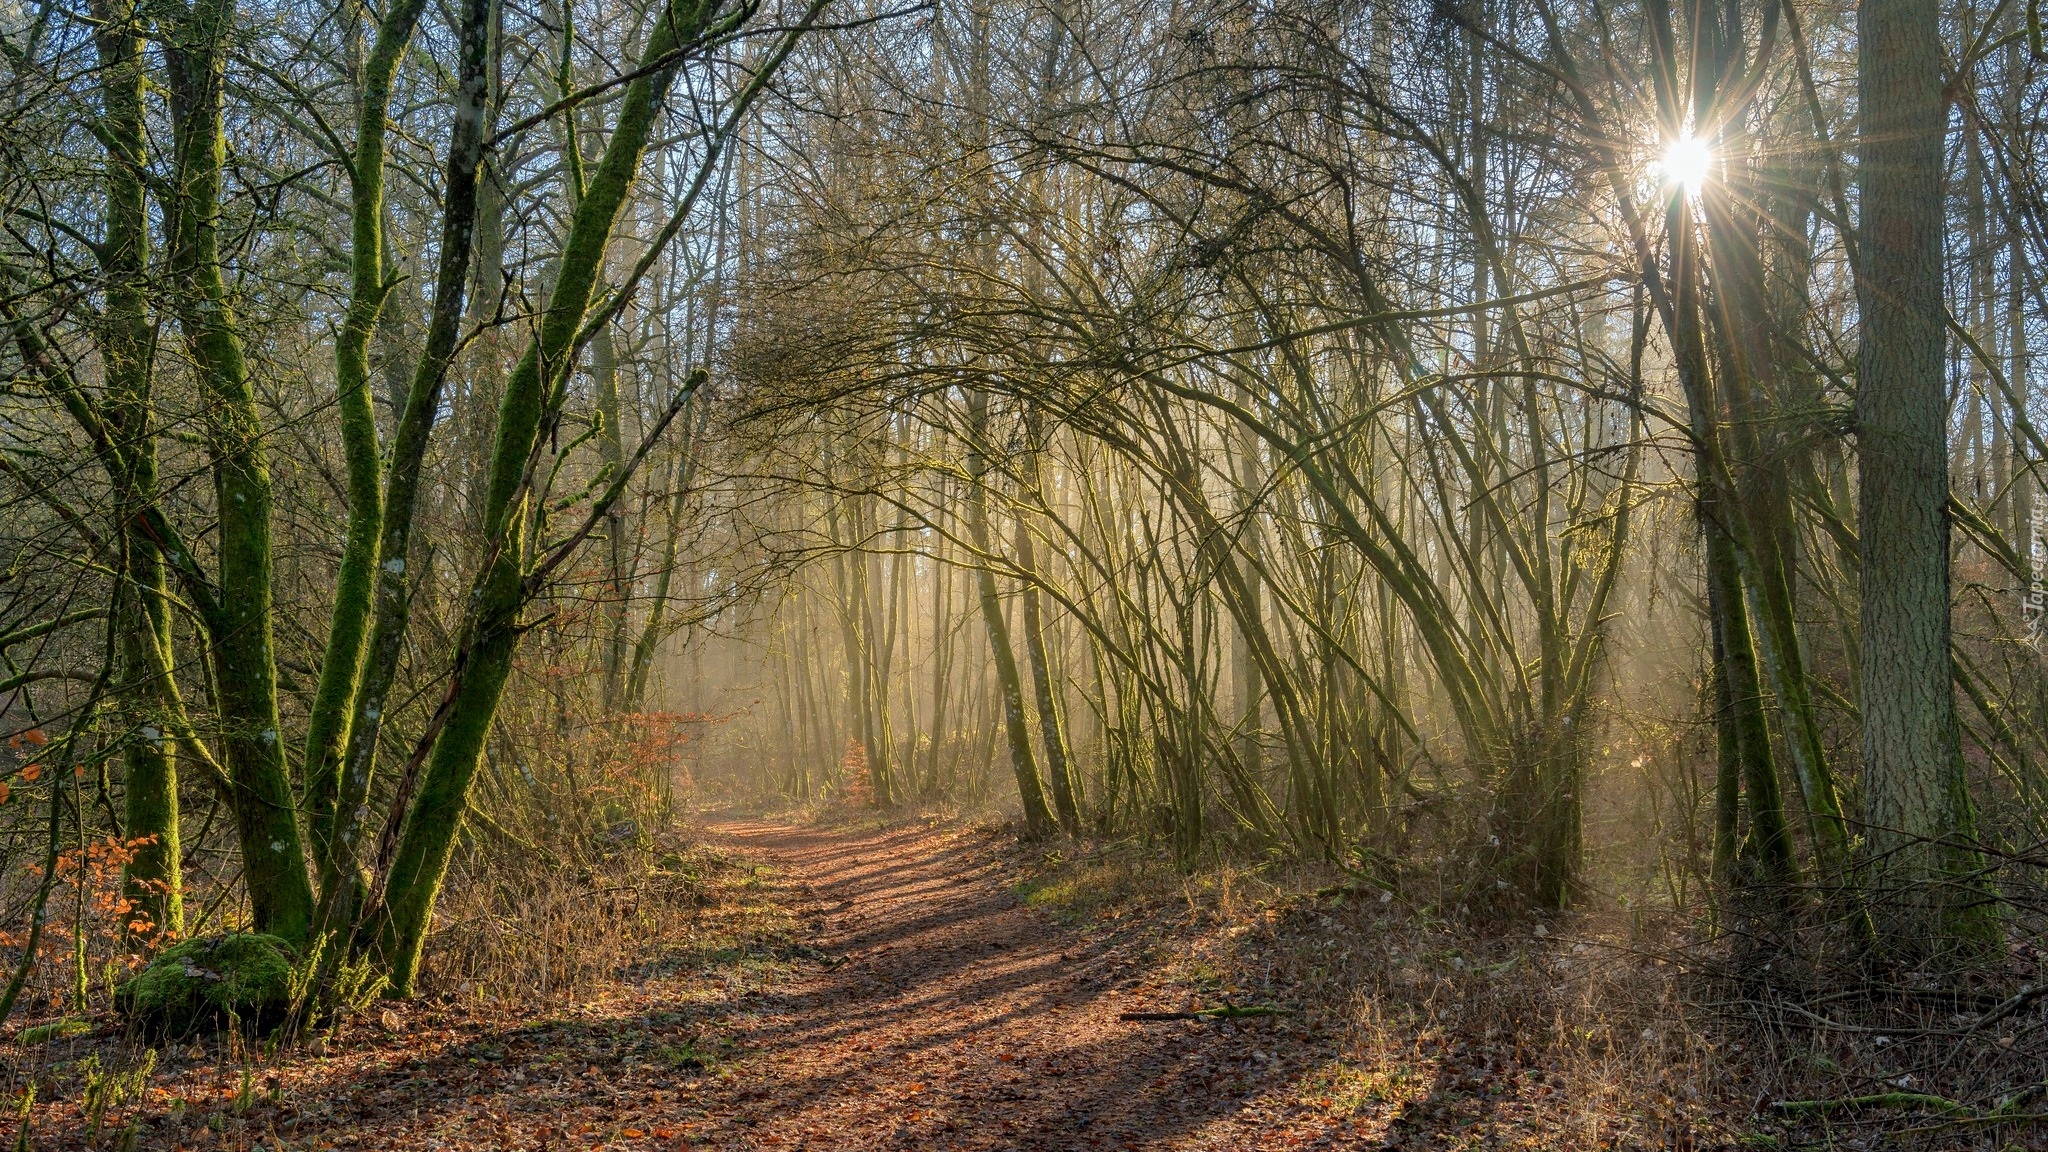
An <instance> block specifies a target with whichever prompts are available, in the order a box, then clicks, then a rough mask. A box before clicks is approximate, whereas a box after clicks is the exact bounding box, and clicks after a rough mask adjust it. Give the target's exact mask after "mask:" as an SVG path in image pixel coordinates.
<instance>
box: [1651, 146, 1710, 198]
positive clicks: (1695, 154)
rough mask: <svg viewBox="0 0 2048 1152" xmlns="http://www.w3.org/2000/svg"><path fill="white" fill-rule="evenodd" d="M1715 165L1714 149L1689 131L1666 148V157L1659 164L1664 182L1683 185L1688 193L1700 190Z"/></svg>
mask: <svg viewBox="0 0 2048 1152" xmlns="http://www.w3.org/2000/svg"><path fill="white" fill-rule="evenodd" d="M1713 165H1714V150H1713V149H1711V148H1709V147H1707V142H1706V141H1704V140H1702V139H1700V138H1699V137H1697V136H1694V135H1693V134H1692V133H1690V132H1688V133H1686V134H1685V135H1683V136H1680V137H1679V138H1678V139H1676V140H1673V141H1672V142H1671V143H1670V144H1669V145H1668V146H1666V147H1665V149H1664V158H1663V160H1662V161H1661V163H1660V164H1659V167H1660V168H1661V169H1662V172H1663V177H1664V183H1665V184H1667V185H1677V186H1683V187H1684V188H1685V190H1686V192H1687V194H1691V193H1695V192H1698V191H1699V190H1700V185H1702V184H1704V183H1706V182H1707V175H1708V173H1709V172H1710V171H1711V170H1712V168H1713Z"/></svg>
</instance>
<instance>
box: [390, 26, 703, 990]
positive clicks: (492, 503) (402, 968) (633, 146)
mask: <svg viewBox="0 0 2048 1152" xmlns="http://www.w3.org/2000/svg"><path fill="white" fill-rule="evenodd" d="M716 15H717V4H716V0H679V2H678V3H676V4H674V5H673V6H671V7H670V8H668V9H666V10H665V11H663V12H661V13H659V14H658V15H657V17H656V19H655V20H654V22H653V27H652V29H651V31H650V34H649V36H648V41H647V46H646V49H645V50H644V52H643V53H642V57H641V65H642V68H643V69H645V71H644V73H643V74H642V75H639V76H638V77H637V78H636V79H634V80H633V81H632V82H631V83H630V84H628V85H627V86H626V87H625V90H624V92H623V94H622V96H621V98H620V112H619V120H618V124H617V127H616V128H615V129H614V131H613V133H612V137H611V139H610V141H609V142H608V143H607V144H606V146H605V149H604V154H603V156H602V157H601V158H600V159H599V161H598V163H597V167H596V170H595V171H594V172H593V173H592V174H591V178H590V182H589V185H588V187H587V188H586V189H585V191H584V194H583V196H582V198H581V200H580V202H579V203H578V204H577V206H576V212H575V215H574V217H573V219H572V220H571V222H570V226H569V233H568V237H567V240H566V241H565V242H564V244H563V248H562V254H561V261H560V264H559V266H558V269H557V272H556V276H555V283H554V286H553V288H552V290H551V291H550V292H549V294H548V300H547V304H546V307H545V310H544V311H543V313H542V315H541V317H540V321H539V325H538V330H537V331H536V332H535V334H534V337H533V339H532V340H531V341H530V342H529V343H528V345H527V347H526V351H525V353H524V354H523V355H522V356H521V357H520V359H519V362H518V364H517V365H516V366H515V367H514V368H513V371H512V375H511V377H510V378H509V379H508V380H507V381H506V383H505V390H504V395H503V398H502V400H501V402H500V404H499V406H498V428H497V435H496V439H495V442H494V445H493V448H492V452H491V460H490V470H489V479H488V481H487V483H486V487H485V491H484V503H483V508H482V511H483V516H484V522H483V527H484V538H485V540H486V541H487V542H488V543H487V551H486V553H485V557H484V562H483V565H482V568H481V569H480V571H479V572H478V573H477V577H476V581H475V584H474V587H473V589H472V592H471V595H470V598H469V601H468V607H467V609H466V611H465V613H464V620H463V625H462V628H461V632H460V637H461V639H460V649H459V654H458V656H457V660H456V664H455V668H454V671H453V681H452V683H451V684H450V687H449V691H448V695H447V697H446V700H445V703H444V704H443V710H442V715H441V717H440V721H441V722H440V728H439V732H438V735H436V736H435V738H434V741H433V744H432V747H431V748H430V749H429V751H428V754H427V756H426V759H425V762H424V765H423V768H422V771H421V776H420V779H419V785H418V793H417V798H416V799H415V800H414V801H413V803H412V805H411V809H410V811H409V812H407V813H406V815H405V822H404V825H403V828H402V831H401V832H400V835H399V839H398V842H397V844H396V847H395V852H394V854H393V857H392V861H391V865H390V869H389V872H388V873H387V874H386V876H385V877H384V904H383V911H382V916H383V918H382V921H381V923H380V924H379V925H378V933H377V940H376V951H377V955H378V957H379V959H380V961H381V963H382V964H383V965H384V966H385V967H386V968H387V970H388V971H389V973H390V976H391V981H392V987H393V989H394V991H396V992H398V993H399V994H401V995H404V994H408V993H409V992H410V991H411V988H412V983H413V978H414V976H415V975H416V974H417V972H418V969H419V961H420V951H421V948H422V946H423V945H424V944H425V942H426V933H427V926H428V922H429V920H430V919H431V917H432V915H433V907H434V901H435V899H436V898H437V897H438V895H439V893H440V886H441V881H442V878H443V877H444V876H445V874H446V872H447V868H448V860H449V856H450V854H451V853H452V851H453V850H454V846H455V838H456V834H457V832H458V831H459V829H460V827H461V824H462V814H463V809H464V807H465V805H466V804H467V802H468V798H469V786H470V782H471V780H472V779H473V778H474V776H475V774H476V767H477V761H478V758H479V756H480V755H481V754H482V751H483V744H484V740H485V737H486V736H487V735H488V733H489V731H490V726H491V720H492V717H493V716H494V715H495V714H496V712H497V706H498V699H499V697H500V695H501V694H502V692H503V690H504V686H505V680H506V678H507V676H508V675H509V674H510V673H511V670H512V657H513V652H514V648H515V646H516V644H517V639H518V623H519V612H520V608H521V606H522V604H523V603H524V601H525V599H526V596H527V589H526V580H525V571H524V566H523V564H522V563H521V557H520V541H519V528H520V526H521V525H522V524H524V523H525V521H526V519H527V517H526V496H527V491H528V485H529V480H528V477H529V474H530V471H531V468H532V457H533V455H534V452H535V451H536V448H537V446H538V443H539V437H540V434H541V431H542V428H543V425H544V423H545V421H546V419H547V416H548V414H549V409H550V407H551V406H552V405H553V404H555V403H557V400H556V392H557V389H558V388H559V386H560V385H561V383H562V381H563V380H564V379H566V377H567V376H568V373H569V371H570V369H571V367H572V360H573V356H574V353H575V351H576V349H577V346H578V340H579V337H580V336H581V335H582V330H583V327H584V322H585V319H586V316H587V314H588V312H589V309H590V302H591V299H592V297H593V294H594V292H595V289H596V285H597V279H598V276H599V273H600V272H601V270H602V268H603V264H604V255H605V250H606V248H607V246H608V243H609V241H610V239H611V235H612V229H613V226H614V225H615V223H616V222H617V219H618V214H619V211H620V209H621V208H622V207H623V206H624V204H625V202H626V199H627V196H628V194H629V193H630V191H631V189H632V186H633V183H634V180H635V177H636V175H637V173H638V171H639V167H640V161H641V157H642V154H643V153H644V152H645V150H646V148H647V143H648V140H649V138H650V136H651V134H652V132H653V128H654V125H655V122H656V120H657V118H658V115H659V112H660V106H661V101H662V98H663V97H664V96H665V95H666V93H667V91H668V89H669V86H670V83H671V82H672V81H673V79H674V77H675V74H676V70H677V68H678V67H679V64H680V61H679V60H678V52H677V49H679V48H682V47H685V46H688V45H690V44H693V43H695V42H697V41H698V40H699V39H700V38H701V37H703V35H704V34H705V33H706V31H707V29H709V27H710V26H711V22H712V20H713V18H714V17H715V16H716ZM664 62H666V63H664Z"/></svg>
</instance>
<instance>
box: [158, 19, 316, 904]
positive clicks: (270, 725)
mask: <svg viewBox="0 0 2048 1152" xmlns="http://www.w3.org/2000/svg"><path fill="white" fill-rule="evenodd" d="M234 19H235V13H234V5H233V0H200V2H199V3H197V4H195V5H194V6H193V7H191V8H190V9H185V10H181V11H180V13H179V18H178V19H177V20H176V21H175V22H173V23H172V24H171V25H170V26H169V27H167V28H165V29H164V33H165V36H164V55H165V62H166V64H167V66H168V71H169V79H170V83H169V88H170V109H171V132H172V138H173V144H174V150H175V165H176V171H177V173H178V182H177V184H176V186H175V187H173V188H172V189H171V196H172V202H171V205H170V211H169V212H168V213H167V215H168V216H169V217H170V233H171V237H170V241H171V242H170V244H169V245H168V248H169V255H170V265H171V280H172V291H171V293H170V295H171V299H172V301H173V307H174V308H175V309H176V311H177V313H178V322H179V327H180V328H181V329H182V330H183V333H184V337H185V342H186V344H187V346H188V348H189V351H190V355H191V357H192V363H193V365H194V366H195V369H196V371H197V375H198V377H199V386H200V390H201V394H202V395H203V396H204V397H205V398H206V401H207V405H208V414H209V425H208V427H207V429H206V439H207V451H208V454H209V456H210V457H211V460H212V466H213V481H214V498H215V503H216V509H215V510H216V513H217V515H218V517H219V524H218V529H217V530H218V534H219V545H218V550H219V557H220V560H219V588H220V595H219V601H218V604H217V607H216V611H215V613H214V614H213V616H212V618H210V619H209V620H207V622H206V625H207V633H208V635H207V640H208V643H209V644H210V646H211V648H212V652H213V677H214V695H215V699H216V700H217V702H218V706H219V713H220V722H221V727H222V729H223V731H222V735H221V747H222V749H223V751H224V753H225V755H224V757H223V759H224V760H225V762H226V770H227V774H228V780H229V785H230V793H229V795H230V798H231V803H232V806H233V809H234V817H235V826H236V833H237V835H238V837H239V839H240V842H241V855H242V882H243V886H244V887H245V888H246V889H247V891H248V893H249V905H250V910H251V912H252V913H253V915H254V920H255V925H256V927H257V928H258V929H259V930H260V931H264V932H268V933H271V934H273V935H276V936H280V937H283V938H284V939H286V940H293V941H296V940H302V939H304V938H305V935H306V933H307V931H308V930H309V928H310V927H311V924H312V918H313V887H312V884H311V882H310V881H309V880H308V878H307V875H306V857H305V852H304V849H303V847H302V845H301V842H300V838H299V823H298V818H297V810H296V808H295V805H294V797H293V795H292V786H291V778H290V774H289V772H288V770H287V768H286V766H285V758H284V739H283V737H282V735H281V734H280V732H279V730H278V707H277V664H276V659H275V650H274V647H273V645H272V642H271V617H272V612H271V604H272V601H271V595H272V591H271V589H272V584H271V524H270V505H271V486H270V469H269V464H268V462H267V460H266V458H265V451H264V431H263V422H262V416H261V414H260V413H259V412H258V410H257V407H256V393H255V390H254V388H253V387H252V386H251V384H250V381H249V370H248V363H247V361H246V359H245V358H244V355H243V350H242V339H241V334H240V332H239V330H238V325H237V322H236V320H235V316H234V313H233V311H232V310H231V308H230V307H229V293H228V286H227V281H226V278H225V277H224V275H223V274H222V272H221V265H220V243H219V235H218V229H219V224H220V189H221V173H222V168H223V166H224V164H225V161H226V156H227V149H226V141H225V139H224V137H223V134H222V125H221V89H222V85H223V79H224V70H225V64H226V59H227V45H228V44H229V43H230V42H231V40H232V37H231V36H230V35H229V30H230V29H231V28H232V26H233V24H234Z"/></svg>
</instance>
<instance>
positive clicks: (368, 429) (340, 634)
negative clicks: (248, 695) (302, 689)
mask: <svg viewBox="0 0 2048 1152" xmlns="http://www.w3.org/2000/svg"><path fill="white" fill-rule="evenodd" d="M425 7H426V0H401V2H399V3H395V4H393V5H391V7H390V8H389V9H387V10H386V11H385V14H384V19H383V21H382V22H381V23H380V24H379V25H378V27H377V37H376V40H375V41H374V43H373V44H372V45H371V48H370V56H369V59H368V60H367V61H365V62H364V64H363V67H362V72H361V75H360V78H359V80H358V86H357V92H356V147H355V154H354V155H353V156H351V157H349V161H348V163H349V172H348V175H349V194H350V195H349V213H350V235H349V242H350V249H349V299H348V307H347V309H346V311H344V312H343V314H342V321H341V330H340V332H338V333H337V334H336V335H335V338H334V380H335V401H336V408H337V410H338V412H339V414H340V420H341V444H342V457H343V459H344V461H345V462H346V464H347V468H348V528H347V532H346V535H345V537H344V540H343V543H342V552H341V567H340V570H339V571H338V572H337V573H336V575H335V582H334V608H333V611H332V613H331V615H330V616H329V617H328V625H327V646H326V650H325V653H324V655H323V657H322V659H321V663H320V682H319V685H318V687H317V688H316V689H315V690H314V693H313V707H312V710H311V712H310V714H309V715H308V716H307V719H306V753H305V773H306V796H307V809H308V811H309V815H310V817H311V826H312V832H313V844H314V850H315V855H316V857H317V858H318V859H319V860H321V861H323V862H324V861H326V860H327V859H328V858H329V857H330V855H331V852H330V850H329V846H328V844H327V838H328V836H329V834H330V833H331V832H332V830H333V829H332V825H333V814H334V805H335V800H336V796H337V794H338V793H339V791H340V789H341V775H342V764H343V751H344V749H345V748H346V747H347V744H348V732H349V725H350V722H351V720H352V719H353V714H352V710H351V709H350V707H349V705H350V703H351V701H352V700H353V698H354V696H355V690H356V684H357V682H358V680H359V678H360V669H361V664H362V658H363V640H364V633H365V632H366V631H367V630H368V628H369V625H370V615H371V611H372V608H373V599H374V588H373V587H372V584H373V581H374V580H375V573H376V569H377V559H378V550H379V535H380V532H381V530H382V527H383V520H384V494H383V492H382V490H381V487H380V481H381V479H382V477H381V475H380V473H381V471H382V469H381V468H380V466H379V461H378V453H377V417H376V411H375V406H374V403H373V398H372V395H371V391H370V340H371V337H372V336H374V335H375V333H376V331H377V322H378V318H379V317H380V316H381V315H382V314H383V311H384V301H385V299H386V297H388V296H389V295H390V292H391V288H392V281H391V280H390V279H388V278H387V276H386V274H385V259H384V141H385V133H386V130H385V122H386V119H387V118H388V116H389V114H390V111H391V84H392V81H393V79H394V78H395V77H396V76H397V74H398V64H399V60H400V59H401V58H402V57H403V56H404V54H405V49H406V46H407V45H408V44H410V43H411V42H412V34H413V29H414V28H415V27H416V26H417V25H418V23H419V17H420V13H421V11H422V10H424V9H425Z"/></svg>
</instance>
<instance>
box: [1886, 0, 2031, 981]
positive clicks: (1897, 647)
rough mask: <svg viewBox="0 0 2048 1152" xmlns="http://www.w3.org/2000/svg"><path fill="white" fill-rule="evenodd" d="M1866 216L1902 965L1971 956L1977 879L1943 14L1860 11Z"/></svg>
mask: <svg viewBox="0 0 2048 1152" xmlns="http://www.w3.org/2000/svg"><path fill="white" fill-rule="evenodd" d="M1857 27H1858V32H1859V45H1858V64H1859V94H1860V95H1859V102H1860V105H1861V109H1862V113H1861V115H1862V123H1861V132H1862V140H1861V150H1862V164H1861V168H1860V176H1859V178H1860V181H1861V209H1862V219H1861V221H1860V223H1859V226H1858V229H1857V242H1858V249H1859V255H1860V257H1861V260H1860V262H1859V264H1858V266H1857V284H1856V287H1857V303H1858V307H1859V311H1860V314H1861V329H1862V339H1861V343H1860V351H1859V352H1858V357H1857V396H1856V427H1857V437H1858V449H1859V455H1858V476H1859V480H1860V492H1859V495H1860V508H1861V512H1860V516H1859V526H1860V529H1861V531H1860V538H1861V540H1862V544H1863V572H1862V596H1861V601H1862V618H1863V660H1862V665H1863V762H1864V794H1865V796H1866V805H1867V807H1866V811H1865V822H1866V826H1867V836H1868V842H1869V848H1870V865H1871V878H1872V880H1873V882H1874V883H1875V885H1876V888H1877V891H1876V893H1875V898H1874V899H1873V902H1872V913H1873V919H1874V922H1875V925H1876V927H1877V935H1878V946H1879V948H1880V950H1881V952H1882V953H1883V954H1884V955H1886V956H1887V957H1888V958H1890V959H1893V960H1896V961H1898V962H1900V963H1916V964H1917V963H1921V962H1925V961H1930V960H1931V961H1936V962H1951V963H1952V962H1956V961H1958V960H1961V959H1964V958H1967V957H1968V956H1969V955H1970V954H1972V953H1981V952H1982V950H1983V949H1984V948H1985V947H1986V946H1987V945H1989V944H1990V943H1991V942H1992V941H1993V940H1994V939H1995V937H1996V933H1997V930H1998V921H1997V919H1996V916H1995V914H1994V912H1993V910H1992V906H1991V905H1990V903H1989V902H1988V901H1987V900H1985V899H1983V895H1984V894H1983V893H1982V892H1981V890H1980V885H1979V884H1978V883H1977V882H1975V881H1974V880H1972V879H1971V876H1972V874H1973V872H1974V870H1975V868H1976V866H1977V860H1978V857H1977V853H1976V849H1975V845H1974V843H1973V838H1974V835H1975V819H1974V814H1973V812H1972V810H1971V803H1970V795H1969V788H1968V781H1967V779H1966V778H1965V776H1964V770H1963V758H1962V743H1961V734H1960V730H1959V728H1958V726H1957V718H1956V707H1955V691H1954V688H1953V686H1952V684H1951V679H1950V667H1949V662H1950V656H1949V516H1948V494H1949V482H1948V446H1947V416H1948V401H1947V392H1946V388H1945V382H1944V379H1943V376H1944V367H1945V364H1944V356H1943V348H1944V346H1945V334H1944V325H1943V319H1944V316H1945V314H1946V302H1945V300H1944V298H1943V287H1942V233H1943V227H1944V214H1943V201H1942V162H1943V155H1942V150H1943V136H1944V133H1945V131H1946V127H1947V112H1946V102H1945V100H1944V98H1943V95H1942V80H1941V68H1942V40H1941V9H1940V5H1939V4H1937V3H1936V2H1935V0H1865V2H1864V3H1863V4H1862V6H1861V7H1860V8H1859V9H1858V12H1857Z"/></svg>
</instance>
